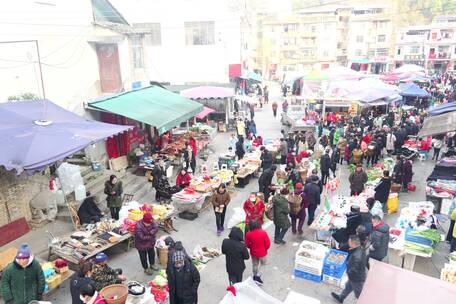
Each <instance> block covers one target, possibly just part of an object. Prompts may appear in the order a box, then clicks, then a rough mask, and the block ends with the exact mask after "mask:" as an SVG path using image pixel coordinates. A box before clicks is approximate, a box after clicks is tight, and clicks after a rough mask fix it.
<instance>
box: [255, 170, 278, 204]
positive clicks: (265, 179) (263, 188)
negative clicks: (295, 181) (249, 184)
mask: <svg viewBox="0 0 456 304" xmlns="http://www.w3.org/2000/svg"><path fill="white" fill-rule="evenodd" d="M276 170H277V166H276V165H272V166H271V168H269V169H266V170H264V171H263V173H261V175H260V178H259V179H258V188H259V190H258V191H259V192H261V193H263V194H264V201H265V202H267V201H268V198H269V193H270V189H269V187H270V186H271V183H272V178H273V177H274V173H275V171H276Z"/></svg>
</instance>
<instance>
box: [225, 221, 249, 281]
mask: <svg viewBox="0 0 456 304" xmlns="http://www.w3.org/2000/svg"><path fill="white" fill-rule="evenodd" d="M228 237H229V238H228V239H224V240H223V242H222V253H223V254H224V255H225V256H226V272H228V279H229V281H230V285H233V284H236V283H239V282H242V274H243V273H244V270H245V262H244V260H248V259H249V258H250V255H249V251H248V250H247V247H245V244H244V242H243V241H244V233H242V231H241V229H239V228H238V227H233V228H232V229H231V232H230V235H229V236H228Z"/></svg>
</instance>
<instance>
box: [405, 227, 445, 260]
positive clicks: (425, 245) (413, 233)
mask: <svg viewBox="0 0 456 304" xmlns="http://www.w3.org/2000/svg"><path fill="white" fill-rule="evenodd" d="M440 241H441V236H440V233H439V232H438V231H437V230H435V229H426V230H421V231H419V230H408V231H407V232H406V234H405V244H404V249H405V250H406V251H408V252H412V253H419V254H424V255H429V254H432V253H433V252H434V247H435V245H436V244H437V243H438V242H440Z"/></svg>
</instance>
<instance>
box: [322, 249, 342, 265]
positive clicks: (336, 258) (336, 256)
mask: <svg viewBox="0 0 456 304" xmlns="http://www.w3.org/2000/svg"><path fill="white" fill-rule="evenodd" d="M346 258H347V255H346V254H342V253H337V252H335V251H331V252H330V253H329V254H328V257H327V258H326V260H327V261H328V262H331V263H333V264H337V265H339V264H342V263H343V262H345V259H346Z"/></svg>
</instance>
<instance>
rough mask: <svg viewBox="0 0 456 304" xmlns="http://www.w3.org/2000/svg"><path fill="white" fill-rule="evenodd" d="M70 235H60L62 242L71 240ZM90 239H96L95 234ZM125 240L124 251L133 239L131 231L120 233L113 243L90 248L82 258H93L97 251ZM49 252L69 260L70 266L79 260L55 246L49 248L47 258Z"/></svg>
mask: <svg viewBox="0 0 456 304" xmlns="http://www.w3.org/2000/svg"><path fill="white" fill-rule="evenodd" d="M70 236H71V235H68V236H64V237H62V238H61V239H62V242H65V241H68V240H71V237H70ZM90 239H98V238H97V237H96V236H92V237H91V238H90ZM125 241H126V242H127V247H126V251H128V250H130V246H131V244H132V241H133V235H132V234H131V233H127V234H124V235H122V236H121V237H120V238H119V240H118V241H117V242H115V243H107V244H105V245H102V246H100V247H98V248H96V249H94V250H92V251H91V252H90V254H88V255H86V256H84V257H83V258H82V259H83V260H85V261H86V260H89V259H91V258H93V257H94V256H96V255H97V254H98V253H100V252H103V251H105V250H107V249H109V248H111V247H114V246H117V245H119V244H120V243H123V242H125ZM51 254H55V255H57V256H59V257H61V258H63V259H65V260H67V261H68V262H70V263H71V264H73V265H72V266H76V265H78V264H79V262H80V261H78V260H77V258H76V257H74V256H72V255H69V254H68V253H67V252H66V251H62V250H61V249H59V248H57V247H50V248H49V258H50V256H51Z"/></svg>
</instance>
